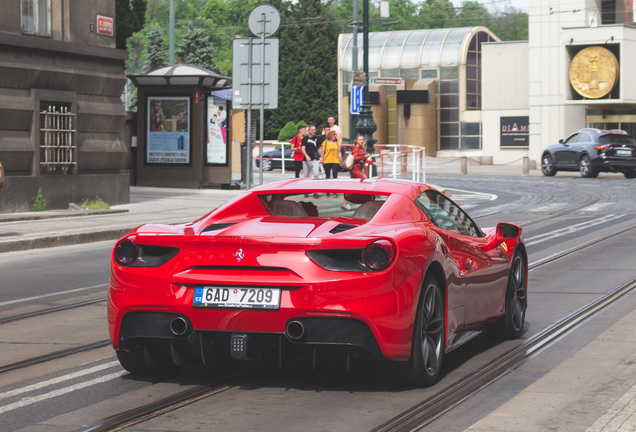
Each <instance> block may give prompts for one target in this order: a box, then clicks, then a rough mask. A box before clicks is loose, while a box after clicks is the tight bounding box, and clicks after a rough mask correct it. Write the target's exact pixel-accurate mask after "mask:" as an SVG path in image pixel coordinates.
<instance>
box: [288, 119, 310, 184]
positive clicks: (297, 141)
mask: <svg viewBox="0 0 636 432" xmlns="http://www.w3.org/2000/svg"><path fill="white" fill-rule="evenodd" d="M305 135H307V127H305V126H298V135H296V136H295V137H293V138H292V139H291V141H289V142H290V143H291V151H292V152H293V153H294V171H296V178H298V177H300V170H302V169H303V159H304V158H305V156H304V155H303V150H302V149H301V148H300V147H301V144H302V142H303V138H304V137H305Z"/></svg>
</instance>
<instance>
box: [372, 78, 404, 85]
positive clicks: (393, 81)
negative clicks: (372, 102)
mask: <svg viewBox="0 0 636 432" xmlns="http://www.w3.org/2000/svg"><path fill="white" fill-rule="evenodd" d="M371 84H378V85H400V84H402V78H384V77H382V78H371Z"/></svg>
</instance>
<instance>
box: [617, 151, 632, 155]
mask: <svg viewBox="0 0 636 432" xmlns="http://www.w3.org/2000/svg"><path fill="white" fill-rule="evenodd" d="M631 155H632V151H631V150H626V149H618V150H616V156H631Z"/></svg>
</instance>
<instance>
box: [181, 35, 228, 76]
mask: <svg viewBox="0 0 636 432" xmlns="http://www.w3.org/2000/svg"><path fill="white" fill-rule="evenodd" d="M175 54H176V55H177V56H178V57H179V60H180V62H178V63H185V64H190V65H193V66H199V67H202V68H205V69H208V70H211V71H213V72H219V68H218V67H217V65H216V63H215V62H214V48H213V47H212V44H211V42H210V37H209V36H207V35H205V33H204V31H203V29H202V28H200V27H196V26H194V24H192V23H190V24H189V25H188V28H187V30H186V33H185V35H184V36H183V39H182V41H181V44H180V45H179V47H178V49H177V50H176V52H175Z"/></svg>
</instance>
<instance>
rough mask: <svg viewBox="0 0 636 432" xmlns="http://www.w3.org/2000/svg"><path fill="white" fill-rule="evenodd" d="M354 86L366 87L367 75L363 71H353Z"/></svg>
mask: <svg viewBox="0 0 636 432" xmlns="http://www.w3.org/2000/svg"><path fill="white" fill-rule="evenodd" d="M352 77H353V79H352V84H353V85H356V86H364V85H366V83H367V75H366V74H365V73H364V72H361V71H353V74H352Z"/></svg>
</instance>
